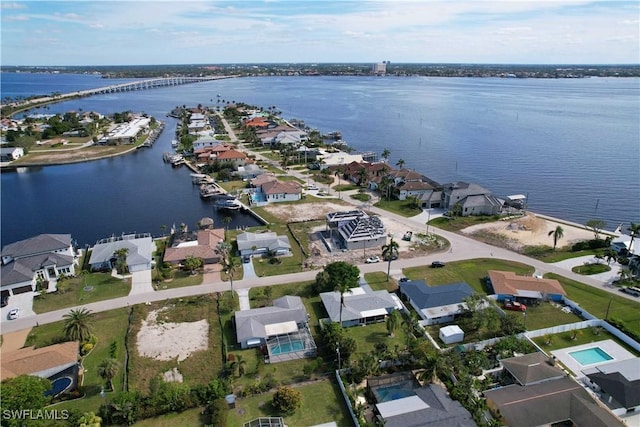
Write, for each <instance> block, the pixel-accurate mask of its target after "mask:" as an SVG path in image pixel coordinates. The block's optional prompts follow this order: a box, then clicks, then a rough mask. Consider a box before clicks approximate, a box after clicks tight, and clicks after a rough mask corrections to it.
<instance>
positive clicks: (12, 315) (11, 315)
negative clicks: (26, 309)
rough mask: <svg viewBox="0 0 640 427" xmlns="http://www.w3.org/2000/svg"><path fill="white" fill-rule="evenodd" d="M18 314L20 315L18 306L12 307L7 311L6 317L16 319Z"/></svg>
mask: <svg viewBox="0 0 640 427" xmlns="http://www.w3.org/2000/svg"><path fill="white" fill-rule="evenodd" d="M19 315H20V309H19V308H12V309H11V310H10V311H9V316H8V317H9V320H14V319H17V318H18V316H19Z"/></svg>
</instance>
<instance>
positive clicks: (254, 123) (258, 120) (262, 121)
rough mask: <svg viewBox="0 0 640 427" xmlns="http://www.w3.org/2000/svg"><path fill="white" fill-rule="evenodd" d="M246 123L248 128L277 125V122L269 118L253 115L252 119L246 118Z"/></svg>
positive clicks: (266, 127)
mask: <svg viewBox="0 0 640 427" xmlns="http://www.w3.org/2000/svg"><path fill="white" fill-rule="evenodd" d="M243 123H244V125H245V126H246V127H248V128H254V129H256V130H258V129H268V128H269V127H275V123H274V122H271V121H269V120H267V119H266V118H264V117H253V118H251V119H246V120H244V122H243Z"/></svg>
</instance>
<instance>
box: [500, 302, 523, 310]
mask: <svg viewBox="0 0 640 427" xmlns="http://www.w3.org/2000/svg"><path fill="white" fill-rule="evenodd" d="M503 308H504V309H505V310H513V311H527V306H526V305H524V304H521V303H519V302H517V301H505V303H504V306H503Z"/></svg>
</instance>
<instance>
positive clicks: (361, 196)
mask: <svg viewBox="0 0 640 427" xmlns="http://www.w3.org/2000/svg"><path fill="white" fill-rule="evenodd" d="M349 197H351V198H352V199H354V200H360V201H361V202H368V201H369V200H371V195H369V194H367V193H356V194H352V195H351V196H349Z"/></svg>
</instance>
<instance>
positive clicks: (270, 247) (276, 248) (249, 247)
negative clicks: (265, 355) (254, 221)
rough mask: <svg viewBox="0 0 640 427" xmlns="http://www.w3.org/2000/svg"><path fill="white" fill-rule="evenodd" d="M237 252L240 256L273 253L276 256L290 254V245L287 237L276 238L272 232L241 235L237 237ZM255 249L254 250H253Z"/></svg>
mask: <svg viewBox="0 0 640 427" xmlns="http://www.w3.org/2000/svg"><path fill="white" fill-rule="evenodd" d="M237 240H238V250H239V251H240V255H242V256H245V255H258V254H265V253H268V252H270V251H271V252H273V253H275V254H276V255H288V254H290V253H291V244H290V243H289V238H288V237H287V236H284V235H283V236H278V235H277V234H276V233H274V232H268V233H250V232H246V233H241V234H239V235H238V239H237ZM254 248H255V249H254Z"/></svg>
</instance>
